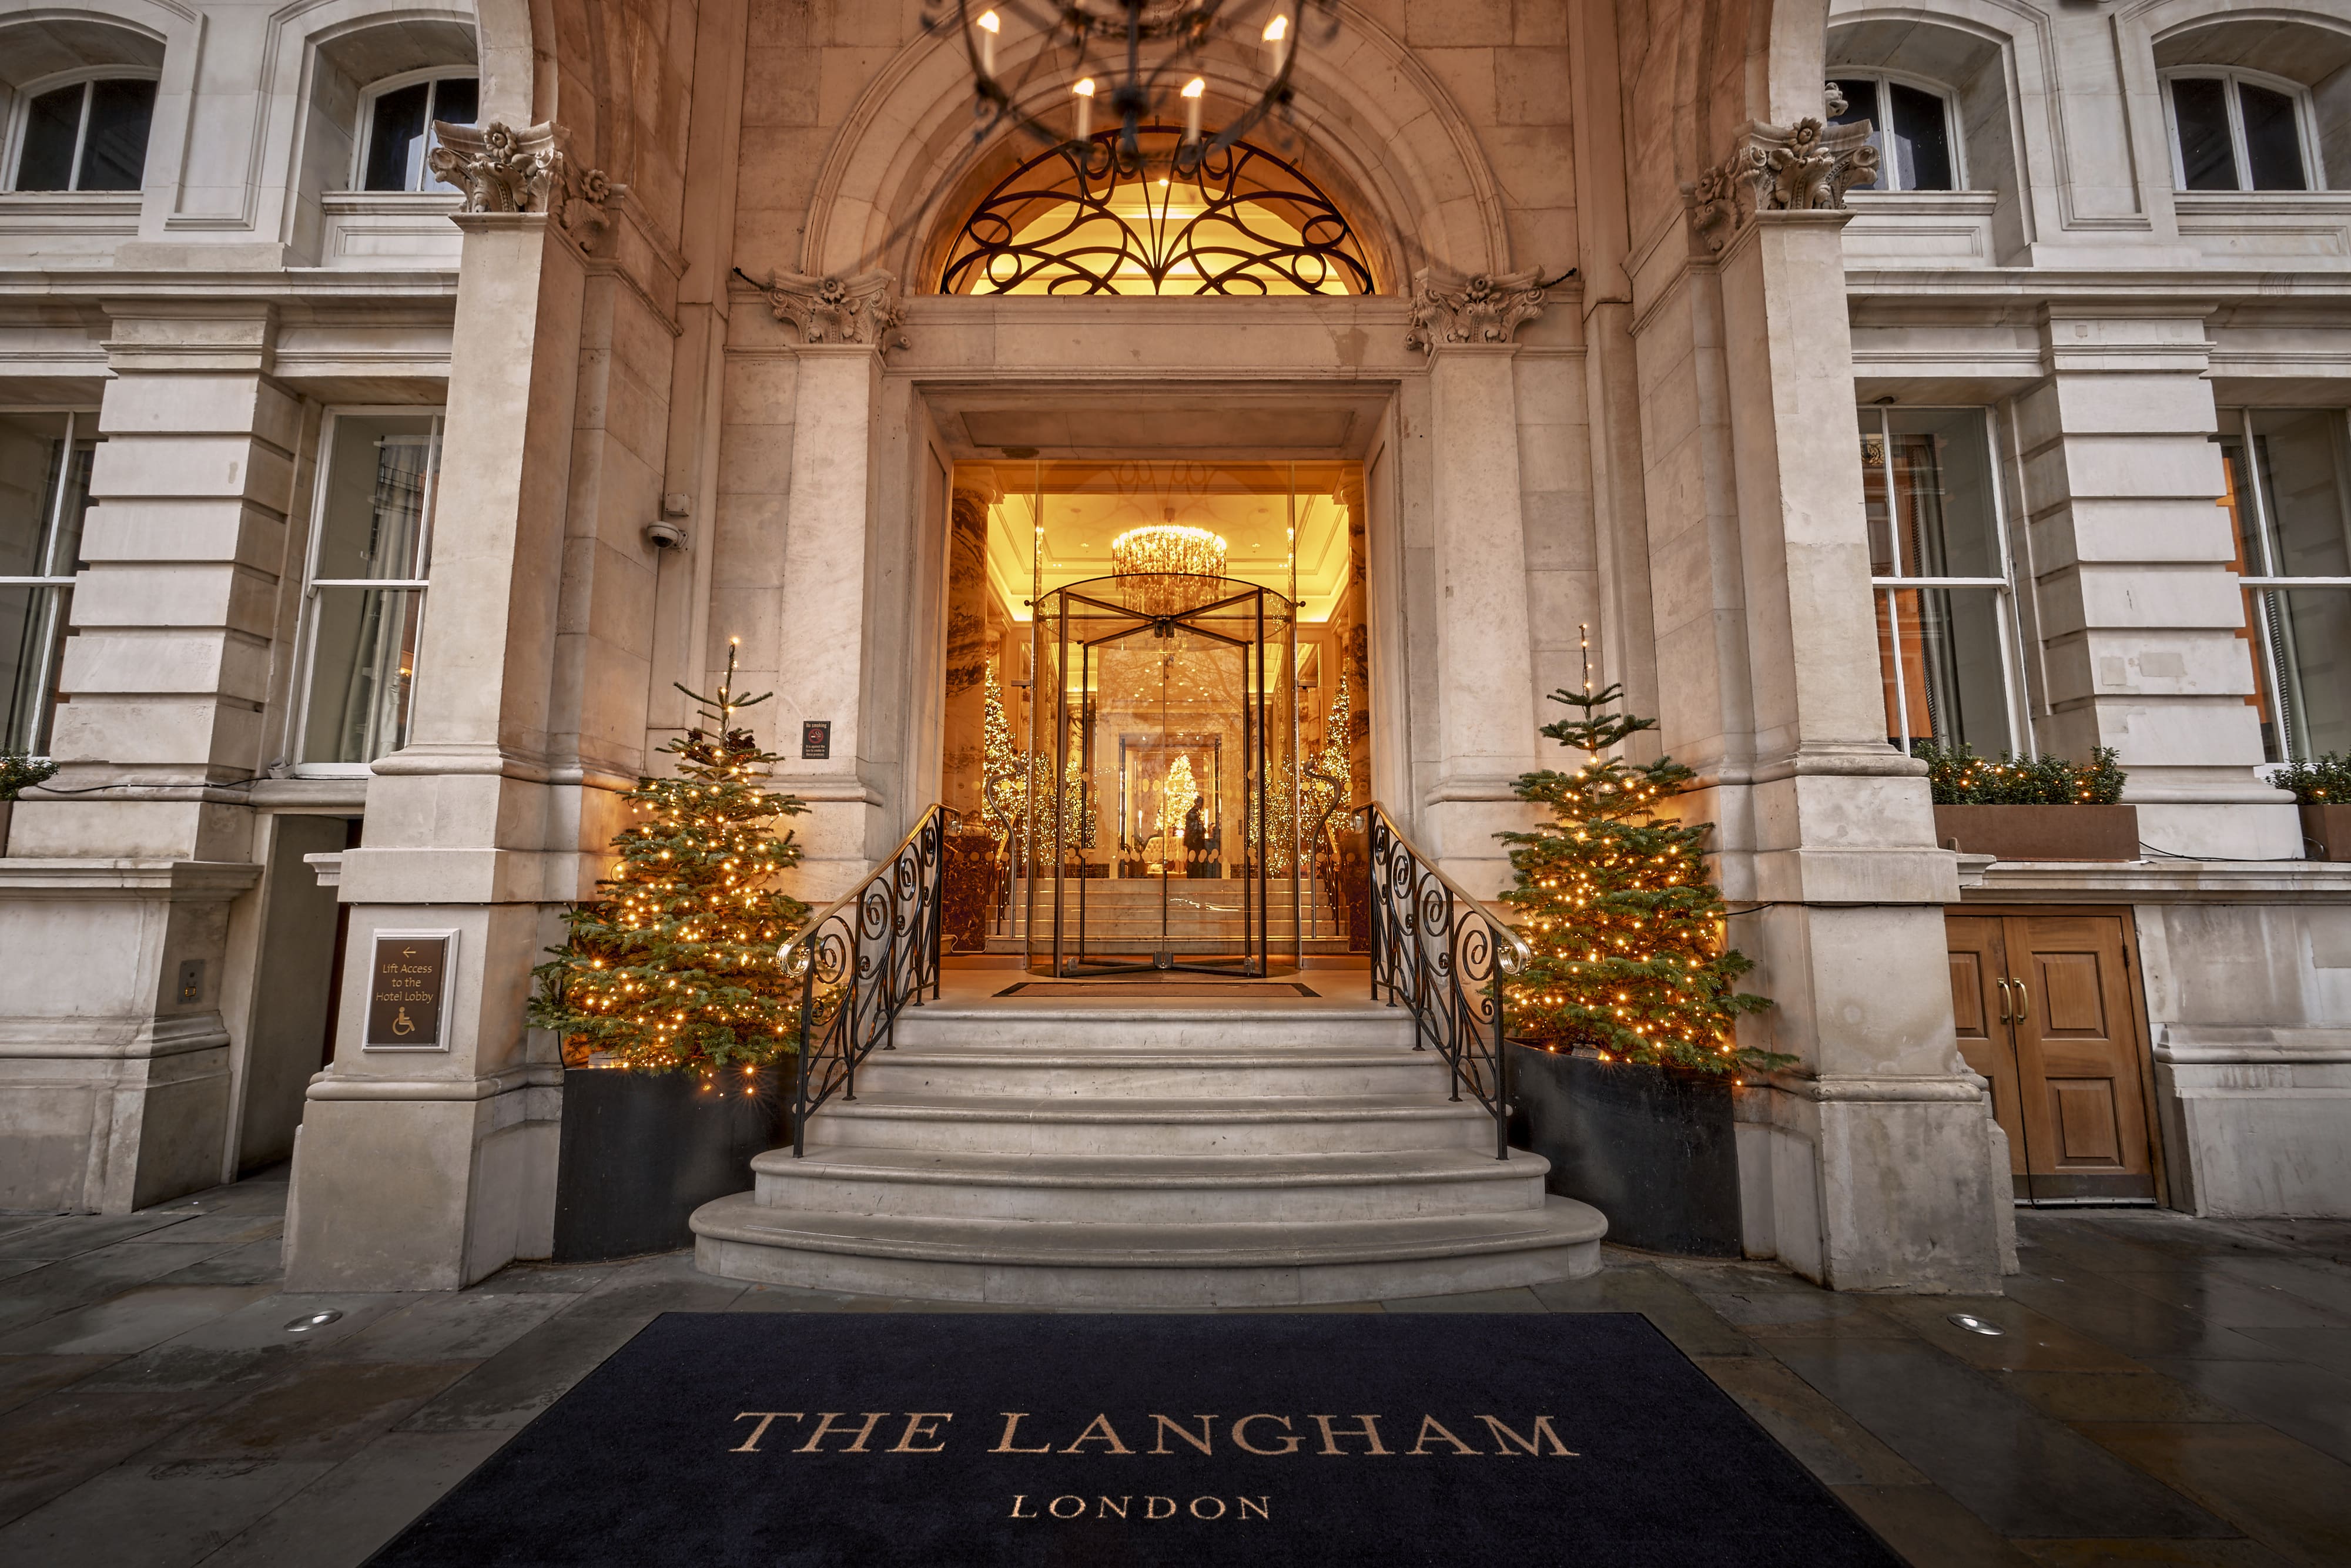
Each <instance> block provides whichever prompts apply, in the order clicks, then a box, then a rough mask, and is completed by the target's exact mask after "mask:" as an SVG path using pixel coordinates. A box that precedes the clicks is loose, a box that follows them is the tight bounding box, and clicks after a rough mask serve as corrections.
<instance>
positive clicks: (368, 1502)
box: [204, 1432, 509, 1568]
mask: <svg viewBox="0 0 2351 1568" xmlns="http://www.w3.org/2000/svg"><path fill="white" fill-rule="evenodd" d="M508 1436H509V1434H507V1433H505V1432H387V1433H385V1434H384V1435H383V1436H382V1437H378V1438H377V1439H376V1440H375V1441H374V1442H372V1443H370V1444H369V1445H368V1446H367V1447H366V1448H362V1449H360V1451H359V1452H358V1453H357V1454H355V1455H353V1456H352V1457H351V1458H348V1459H346V1460H344V1461H343V1462H342V1463H341V1464H340V1465H337V1466H336V1467H335V1468H334V1469H331V1470H329V1471H328V1472H327V1473H326V1474H325V1475H324V1476H322V1477H320V1478H319V1479H318V1480H316V1481H313V1482H312V1483H311V1484H310V1485H308V1486H307V1487H305V1488H303V1489H302V1490H300V1491H298V1492H297V1493H295V1494H294V1495H293V1496H292V1497H291V1498H289V1499H287V1500H286V1501H285V1502H284V1503H282V1504H280V1505H279V1506H278V1507H277V1509H275V1510H273V1511H271V1512H269V1513H268V1514H266V1515H265V1516H264V1517H263V1518H262V1519H261V1520H259V1521H257V1522H256V1523H255V1524H253V1525H252V1526H251V1527H250V1528H248V1529H247V1530H246V1531H245V1532H244V1533H243V1534H241V1535H239V1536H237V1537H236V1539H235V1540H234V1541H231V1542H229V1543H228V1544H227V1545H225V1546H224V1547H222V1548H221V1549H220V1551H219V1552H215V1553H214V1555H212V1556H210V1557H207V1558H205V1559H204V1568H357V1565H358V1564H360V1563H365V1562H366V1561H367V1559H368V1557H369V1556H370V1554H371V1553H372V1552H374V1551H375V1550H376V1549H377V1548H378V1547H380V1546H381V1545H382V1544H383V1543H384V1542H387V1541H389V1540H391V1539H392V1537H393V1536H394V1535H396V1534H398V1533H399V1532H400V1531H401V1530H402V1528H403V1527H404V1526H406V1525H407V1524H408V1522H409V1521H412V1520H413V1519H414V1518H415V1517H416V1516H417V1515H419V1514H421V1513H423V1511H425V1510H426V1509H428V1508H430V1507H432V1506H433V1504H434V1502H436V1501H438V1500H440V1498H441V1497H442V1495H443V1494H444V1493H445V1492H447V1491H448V1490H449V1489H450V1488H452V1487H454V1486H455V1485H456V1484H457V1483H458V1482H459V1481H461V1480H463V1479H465V1477H466V1476H467V1475H469V1474H471V1473H472V1472H473V1470H474V1469H475V1467H476V1466H478V1465H479V1464H481V1462H482V1461H483V1460H485V1459H486V1458H489V1457H490V1456H491V1455H492V1454H494V1453H496V1451H497V1450H498V1448H500V1447H501V1446H503V1445H504V1444H505V1442H506V1441H507V1437H508Z"/></svg>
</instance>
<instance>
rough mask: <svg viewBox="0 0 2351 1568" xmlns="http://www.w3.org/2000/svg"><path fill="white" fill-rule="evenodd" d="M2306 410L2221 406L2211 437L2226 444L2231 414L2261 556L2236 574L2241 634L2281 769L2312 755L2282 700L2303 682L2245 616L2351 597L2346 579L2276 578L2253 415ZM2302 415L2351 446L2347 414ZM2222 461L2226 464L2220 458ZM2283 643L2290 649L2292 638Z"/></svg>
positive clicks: (2260, 625) (2266, 623)
mask: <svg viewBox="0 0 2351 1568" xmlns="http://www.w3.org/2000/svg"><path fill="white" fill-rule="evenodd" d="M2305 407H2306V405H2303V404H2283V403H2282V404H2277V405H2275V407H2274V408H2273V407H2272V406H2271V405H2260V406H2256V405H2253V404H2237V405H2223V406H2222V408H2221V409H2220V424H2221V426H2222V429H2221V430H2220V432H2219V433H2218V434H2216V435H2215V437H2214V440H2215V443H2216V444H2220V443H2225V442H2226V441H2227V440H2228V439H2229V438H2230V434H2231V433H2230V432H2229V431H2228V429H2227V428H2226V426H2227V424H2228V423H2229V417H2228V416H2229V415H2230V414H2231V413H2233V414H2235V415H2236V430H2235V432H2234V435H2235V439H2236V440H2237V441H2238V442H2239V443H2240V444H2241V446H2242V448H2243V451H2244V454H2245V478H2246V481H2247V483H2246V485H2245V489H2246V490H2247V491H2248V492H2250V493H2251V495H2252V513H2253V518H2252V521H2253V528H2252V533H2253V538H2254V539H2255V541H2256V542H2257V543H2258V544H2259V546H2260V548H2261V555H2262V559H2261V567H2262V570H2261V572H2260V574H2259V575H2254V574H2252V573H2249V572H2239V573H2238V574H2237V586H2238V588H2239V589H2240V590H2241V591H2242V592H2243V593H2244V596H2245V604H2246V608H2247V610H2248V612H2249V613H2248V614H2247V616H2246V621H2247V622H2248V624H2247V627H2246V630H2247V631H2249V632H2252V641H2253V656H2254V657H2255V658H2256V659H2258V660H2260V661H2261V664H2262V667H2261V669H2259V670H2258V671H2256V672H2255V674H2257V675H2259V676H2260V677H2261V678H2262V681H2263V683H2264V684H2265V685H2267V686H2268V688H2269V695H2270V702H2271V704H2272V705H2273V707H2274V708H2275V710H2276V711H2275V712H2274V713H2273V716H2272V719H2271V723H2272V727H2273V733H2274V734H2275V736H2276V737H2277V749H2278V752H2279V756H2278V757H2277V758H2275V761H2276V762H2278V763H2281V764H2283V763H2290V762H2306V761H2308V760H2310V758H2311V755H2312V752H2311V748H2310V747H2309V745H2308V741H2307V736H2306V733H2305V730H2304V725H2303V724H2302V723H2301V722H2300V721H2299V720H2298V719H2296V718H2295V717H2294V712H2295V711H2296V710H2297V709H2298V708H2299V706H2300V702H2301V699H2300V697H2299V696H2296V697H2294V699H2293V701H2292V702H2291V703H2290V702H2289V701H2288V699H2287V696H2286V694H2287V693H2288V692H2289V691H2293V692H2299V691H2300V689H2301V685H2302V682H2301V678H2300V677H2299V676H2298V675H2297V676H2296V677H2295V678H2294V681H2293V682H2292V683H2291V684H2289V683H2288V681H2287V678H2286V677H2287V672H2288V667H2289V666H2288V660H2289V658H2290V656H2291V652H2292V651H2291V649H2290V648H2281V647H2280V646H2279V643H2280V641H2281V639H2280V638H2279V636H2278V635H2277V626H2276V623H2275V622H2273V620H2272V618H2271V616H2270V615H2269V614H2267V613H2263V614H2261V615H2254V614H2252V613H2250V612H2251V611H2252V608H2253V607H2254V606H2256V605H2259V606H2261V607H2262V609H2263V610H2264V611H2266V610H2267V608H2268V604H2269V601H2268V599H2267V597H2266V596H2267V595H2268V594H2270V593H2278V592H2292V591H2306V590H2312V589H2316V590H2319V591H2326V590H2330V589H2331V590H2334V591H2338V592H2351V577H2288V576H2283V575H2280V574H2279V572H2278V569H2277V540H2276V538H2275V530H2274V529H2273V528H2271V527H2270V497H2269V492H2268V489H2267V486H2265V485H2264V484H2263V482H2262V462H2261V455H2260V449H2259V448H2258V447H2256V446H2255V445H2254V444H2253V415H2254V414H2256V413H2268V412H2275V409H2290V410H2302V409H2304V408H2305ZM2307 412H2310V413H2331V414H2333V415H2334V416H2335V423H2336V424H2337V426H2338V427H2339V433H2340V434H2342V435H2343V436H2344V437H2345V438H2346V441H2351V408H2327V407H2325V405H2324V404H2322V405H2320V406H2318V407H2316V408H2311V409H2307ZM2224 451H2225V448H2224ZM2223 461H2224V462H2225V461H2226V458H2225V456H2224V458H2223ZM2246 564H2247V565H2248V566H2250V565H2252V562H2251V561H2248V562H2247V563H2246ZM2283 641H2284V642H2286V643H2292V641H2293V637H2292V635H2291V633H2289V634H2288V635H2287V636H2286V637H2285V638H2284V639H2283Z"/></svg>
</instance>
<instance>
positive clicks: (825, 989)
mask: <svg viewBox="0 0 2351 1568" xmlns="http://www.w3.org/2000/svg"><path fill="white" fill-rule="evenodd" d="M955 816H956V813H955V812H953V811H950V810H947V808H946V807H945V806H936V805H935V806H932V807H931V808H930V809H929V810H925V812H924V813H923V815H922V819H921V821H917V822H916V823H915V824H914V828H913V829H912V831H909V832H908V833H907V834H906V836H905V837H904V838H903V839H901V840H899V841H898V847H897V848H896V849H894V850H893V851H891V852H890V854H889V856H888V857H887V858H886V859H884V860H883V862H882V863H881V864H880V865H878V866H876V867H874V868H873V870H872V873H869V874H868V875H867V876H866V877H865V878H864V880H863V881H862V882H860V883H858V884H857V885H856V886H855V887H852V888H851V889H850V890H849V891H848V892H847V893H845V894H841V897H839V898H838V899H835V900H834V901H833V902H832V903H831V904H829V905H828V906H826V908H825V909H824V910H823V911H822V912H820V914H819V915H817V916H816V918H815V919H813V920H811V921H810V922H809V923H808V924H807V925H804V926H802V927H800V929H799V931H798V932H796V933H794V934H793V936H792V938H791V940H790V941H789V942H786V943H785V944H784V945H783V946H782V947H781V948H779V949H778V951H777V954H776V957H777V961H778V963H780V964H781V965H782V966H783V967H784V972H785V973H786V974H787V975H789V976H790V977H792V978H794V979H796V980H798V981H799V983H800V1034H799V1080H798V1087H797V1088H796V1089H795V1090H794V1091H793V1095H792V1157H793V1158H795V1159H798V1158H799V1157H800V1155H802V1154H803V1153H804V1152H805V1149H806V1141H807V1136H808V1119H809V1116H810V1113H813V1112H815V1111H816V1110H818V1109H819V1108H820V1107H821V1106H822V1105H823V1104H824V1103H825V1102H826V1101H827V1100H830V1099H831V1098H832V1096H833V1095H834V1093H836V1092H838V1093H839V1094H840V1095H841V1098H842V1099H844V1100H854V1099H856V1098H857V1069H858V1068H859V1066H860V1065H861V1064H862V1063H863V1061H865V1059H866V1058H867V1057H868V1056H870V1055H872V1053H873V1052H874V1051H876V1050H881V1051H889V1050H892V1049H893V1040H894V1037H895V1035H896V1032H897V1024H898V1015H899V1014H900V1013H901V1012H903V1011H904V1009H907V1008H909V1007H916V1008H918V1007H921V1006H922V1005H923V993H924V992H925V991H926V990H927V991H928V992H929V993H930V996H931V999H932V1000H933V1001H936V1000H937V999H938V996H939V914H940V898H939V893H940V879H941V873H943V872H944V871H945V869H946V833H947V825H948V821H949V820H950V819H952V818H953V817H955Z"/></svg>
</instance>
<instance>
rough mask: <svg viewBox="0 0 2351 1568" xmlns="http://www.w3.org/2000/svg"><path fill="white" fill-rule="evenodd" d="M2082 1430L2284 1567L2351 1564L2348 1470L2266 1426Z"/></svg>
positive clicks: (2124, 1425) (2110, 1425) (2143, 1425)
mask: <svg viewBox="0 0 2351 1568" xmlns="http://www.w3.org/2000/svg"><path fill="white" fill-rule="evenodd" d="M2083 1431H2085V1433H2087V1434H2088V1435H2089V1437H2091V1438H2092V1439H2093V1440H2094V1441H2095V1442H2098V1443H2100V1444H2103V1445H2104V1446H2105V1448H2107V1449H2108V1450H2110V1451H2111V1452H2113V1453H2116V1454H2119V1455H2120V1456H2122V1457H2123V1458H2126V1459H2128V1460H2129V1461H2130V1462H2131V1463H2132V1464H2134V1465H2137V1467H2138V1468H2139V1469H2143V1470H2145V1471H2147V1473H2148V1474H2149V1475H2152V1476H2155V1477H2157V1478H2158V1479H2161V1480H2162V1481H2163V1482H2164V1483H2165V1484H2166V1485H2167V1486H2169V1487H2171V1488H2172V1489H2173V1490H2177V1491H2179V1493H2180V1494H2181V1495H2183V1496H2186V1497H2190V1498H2193V1499H2195V1500H2196V1501H2198V1502H2199V1503H2201V1504H2202V1505H2203V1506H2204V1507H2205V1508H2207V1509H2210V1511H2212V1512H2214V1513H2216V1514H2218V1515H2220V1517H2221V1518H2222V1519H2225V1520H2227V1521H2229V1522H2230V1523H2231V1524H2233V1525H2235V1526H2236V1527H2237V1528H2238V1529H2239V1530H2241V1531H2244V1532H2245V1533H2246V1534H2247V1535H2250V1536H2252V1538H2253V1539H2254V1540H2256V1541H2258V1542H2262V1544H2263V1545H2265V1546H2267V1547H2269V1548H2271V1549H2272V1550H2273V1551H2275V1552H2277V1553H2278V1554H2279V1555H2281V1556H2283V1557H2284V1558H2285V1559H2287V1560H2288V1561H2289V1562H2293V1563H2307V1564H2310V1565H2311V1568H2320V1565H2322V1564H2323V1565H2325V1568H2340V1565H2341V1564H2343V1563H2351V1466H2346V1465H2344V1464H2343V1463H2342V1462H2341V1461H2340V1460H2338V1459H2335V1458H2329V1457H2327V1456H2326V1455H2325V1454H2322V1453H2319V1452H2317V1451H2316V1450H2314V1449H2313V1448H2308V1447H2306V1446H2304V1444H2301V1443H2297V1442H2295V1441H2294V1439H2293V1438H2291V1437H2286V1436H2284V1435H2283V1434H2282V1433H2278V1432H2273V1431H2272V1430H2270V1429H2269V1428H2268V1427H2256V1426H2251V1425H2235V1426H2222V1425H2215V1424H2211V1423H2202V1422H2199V1423H2172V1422H2105V1423H2100V1424H2098V1425H2095V1426H2089V1427H2083Z"/></svg>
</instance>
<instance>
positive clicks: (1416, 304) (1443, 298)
mask: <svg viewBox="0 0 2351 1568" xmlns="http://www.w3.org/2000/svg"><path fill="white" fill-rule="evenodd" d="M1540 277H1541V269H1539V268H1537V269H1531V270H1529V271H1526V272H1510V273H1504V274H1502V275H1501V276H1499V277H1496V276H1494V275H1492V274H1489V273H1483V272H1481V273H1479V274H1477V275H1476V276H1474V277H1468V278H1464V279H1462V280H1460V281H1459V282H1458V283H1443V284H1440V283H1438V282H1437V279H1436V277H1434V275H1433V274H1432V272H1431V270H1430V269H1429V268H1427V267H1422V268H1421V269H1420V270H1419V271H1418V272H1416V273H1415V274H1413V278H1412V327H1411V329H1410V330H1409V331H1407V332H1406V333H1405V340H1404V343H1405V348H1407V349H1418V350H1421V351H1423V352H1424V353H1428V352H1434V351H1435V350H1436V348H1437V345H1438V344H1439V343H1507V342H1509V341H1510V340H1511V338H1512V337H1514V336H1515V335H1516V334H1517V332H1518V329H1520V327H1522V326H1524V325H1526V324H1527V323H1528V322H1530V321H1531V320H1533V319H1535V318H1536V317H1538V316H1540V315H1541V314H1542V310H1543V306H1544V305H1545V304H1546V303H1547V302H1548V301H1549V299H1550V296H1549V295H1548V294H1547V293H1546V292H1545V291H1544V290H1543V288H1542V287H1541V285H1540V284H1539V283H1538V282H1537V279H1538V278H1540Z"/></svg>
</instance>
